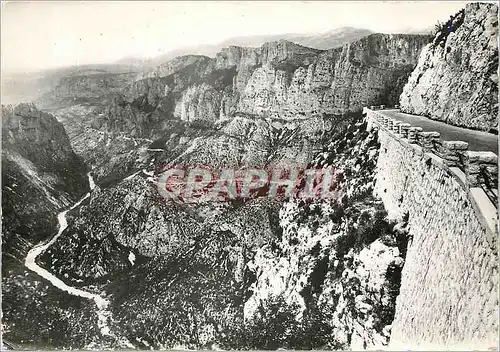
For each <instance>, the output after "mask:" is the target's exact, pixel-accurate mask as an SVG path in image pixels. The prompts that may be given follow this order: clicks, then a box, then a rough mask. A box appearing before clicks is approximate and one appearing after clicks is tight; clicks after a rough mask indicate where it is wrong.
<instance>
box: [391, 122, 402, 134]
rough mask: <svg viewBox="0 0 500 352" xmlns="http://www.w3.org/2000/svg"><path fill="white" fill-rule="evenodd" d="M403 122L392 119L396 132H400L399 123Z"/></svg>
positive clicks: (393, 130) (393, 128)
mask: <svg viewBox="0 0 500 352" xmlns="http://www.w3.org/2000/svg"><path fill="white" fill-rule="evenodd" d="M400 124H401V122H400V121H398V120H392V132H393V133H395V134H398V133H399V125H400Z"/></svg>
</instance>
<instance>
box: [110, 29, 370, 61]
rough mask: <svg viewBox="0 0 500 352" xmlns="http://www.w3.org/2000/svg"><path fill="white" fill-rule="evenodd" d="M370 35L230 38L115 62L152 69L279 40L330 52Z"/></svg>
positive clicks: (358, 31) (350, 31)
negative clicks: (179, 59)
mask: <svg viewBox="0 0 500 352" xmlns="http://www.w3.org/2000/svg"><path fill="white" fill-rule="evenodd" d="M372 33H373V32H372V31H370V30H368V29H362V28H353V27H341V28H336V29H333V30H331V31H328V32H324V33H310V34H298V33H285V34H265V35H256V36H244V37H233V38H230V39H227V40H225V41H223V42H221V43H219V44H212V45H199V46H193V47H185V48H179V49H175V50H172V51H169V52H168V53H166V54H164V55H160V56H157V57H155V58H152V59H148V60H142V59H139V58H131V57H129V58H124V59H122V60H119V61H117V62H116V63H118V64H124V65H133V66H136V67H140V66H149V67H154V66H158V65H161V64H162V63H165V61H168V60H170V59H172V58H174V57H177V56H183V55H191V54H193V55H205V56H210V57H214V56H215V54H217V53H218V52H219V51H221V49H222V48H226V47H229V46H241V47H260V46H261V45H263V44H264V43H268V42H275V41H279V40H287V41H290V42H293V43H296V44H300V45H302V46H306V47H309V48H314V49H323V50H326V49H332V48H337V47H340V46H342V45H344V44H347V43H351V42H353V41H356V40H358V39H360V38H363V37H366V36H368V35H370V34H372Z"/></svg>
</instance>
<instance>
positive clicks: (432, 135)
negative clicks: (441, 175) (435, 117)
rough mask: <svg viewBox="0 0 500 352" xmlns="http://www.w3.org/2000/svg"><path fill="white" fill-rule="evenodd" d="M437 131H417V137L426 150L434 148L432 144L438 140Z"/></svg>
mask: <svg viewBox="0 0 500 352" xmlns="http://www.w3.org/2000/svg"><path fill="white" fill-rule="evenodd" d="M439 136H440V134H439V132H418V139H419V142H421V146H422V148H424V150H426V151H431V150H434V149H435V147H434V144H435V143H436V142H438V141H439Z"/></svg>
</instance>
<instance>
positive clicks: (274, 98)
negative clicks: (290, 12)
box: [103, 34, 431, 134]
mask: <svg viewBox="0 0 500 352" xmlns="http://www.w3.org/2000/svg"><path fill="white" fill-rule="evenodd" d="M430 39H431V38H430V37H428V36H425V35H388V34H373V35H370V36H368V37H365V38H362V39H360V40H358V41H356V42H353V43H350V44H346V45H344V46H343V47H341V48H336V49H331V50H327V51H324V50H318V49H311V48H306V47H303V46H300V45H297V44H294V43H291V42H287V41H283V40H282V41H278V42H271V43H266V44H264V45H263V46H262V47H260V48H242V47H236V46H231V47H229V48H225V49H223V50H222V51H221V52H219V53H218V54H217V55H216V56H215V58H213V59H210V58H208V57H203V56H193V55H191V56H184V57H180V58H176V59H175V60H172V61H171V62H169V63H167V64H165V65H163V66H160V67H158V68H157V69H156V70H154V71H152V72H149V73H146V74H143V75H141V76H140V77H138V78H139V79H138V80H136V81H135V82H133V83H131V84H130V85H129V86H128V87H126V88H125V89H123V90H122V92H121V94H122V96H123V102H124V104H122V105H123V106H125V105H131V106H134V107H138V108H139V110H140V113H142V114H145V115H147V116H148V121H149V122H153V124H154V126H155V127H156V128H154V130H155V131H156V132H158V128H160V129H161V121H163V120H165V119H172V118H174V119H181V120H186V121H194V120H207V121H212V122H213V121H216V120H218V119H220V118H223V117H232V116H234V115H235V114H237V113H245V114H252V115H258V116H262V117H274V118H285V119H293V118H300V117H307V116H312V115H316V114H335V115H340V114H345V113H348V112H354V111H360V110H361V109H362V107H363V106H366V105H370V104H374V103H382V104H394V103H396V102H397V97H398V95H399V93H400V91H401V89H402V86H403V84H404V81H405V80H406V79H407V76H408V74H409V73H410V71H411V70H412V69H413V67H414V65H415V64H416V62H417V58H418V55H419V53H420V50H421V48H422V47H423V46H424V45H425V44H426V43H427V42H428V41H429V40H430ZM115 105H116V101H114V102H113V104H111V106H110V108H109V109H110V110H109V111H110V113H107V114H105V116H104V117H103V119H105V120H107V121H108V126H110V125H111V126H112V125H113V121H115V120H116V121H121V122H119V123H118V124H117V125H119V126H123V125H124V123H125V124H126V122H125V121H124V120H125V119H126V117H122V116H120V114H115V113H111V111H115V110H116V109H115V110H113V109H114V106H115ZM110 123H111V124H110ZM135 129H136V130H137V129H141V128H139V127H135ZM149 129H150V130H151V129H152V128H151V125H150V126H149ZM142 130H143V131H142V132H141V133H143V134H144V133H146V134H147V131H144V128H143V129H142Z"/></svg>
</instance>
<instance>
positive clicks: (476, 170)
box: [465, 151, 498, 188]
mask: <svg viewBox="0 0 500 352" xmlns="http://www.w3.org/2000/svg"><path fill="white" fill-rule="evenodd" d="M465 175H466V177H467V182H468V183H469V187H480V186H481V184H485V185H487V186H489V187H492V188H498V157H497V155H496V154H495V153H493V152H471V151H469V152H467V153H466V162H465Z"/></svg>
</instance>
